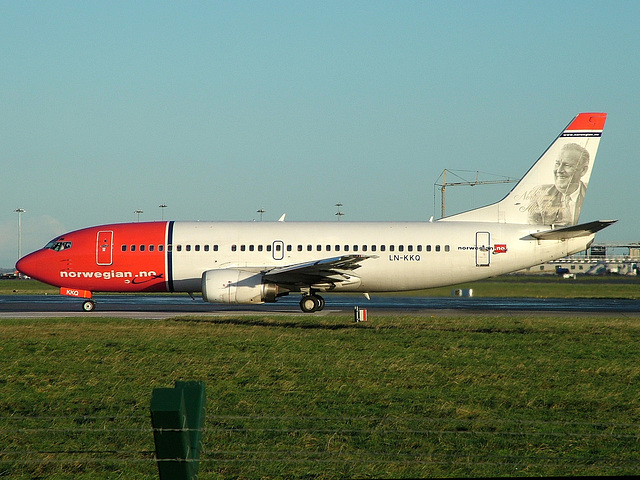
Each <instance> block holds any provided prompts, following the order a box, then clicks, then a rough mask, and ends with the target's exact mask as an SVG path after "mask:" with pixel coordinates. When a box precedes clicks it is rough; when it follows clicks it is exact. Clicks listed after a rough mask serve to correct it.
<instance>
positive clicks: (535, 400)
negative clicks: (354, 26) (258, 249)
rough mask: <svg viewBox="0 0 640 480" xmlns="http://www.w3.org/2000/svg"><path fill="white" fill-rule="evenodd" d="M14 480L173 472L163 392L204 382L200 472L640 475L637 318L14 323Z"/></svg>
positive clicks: (6, 404) (8, 410)
mask: <svg viewBox="0 0 640 480" xmlns="http://www.w3.org/2000/svg"><path fill="white" fill-rule="evenodd" d="M0 338H1V339H2V341H1V342H0V448H1V452H0V478H3V477H6V478H18V479H27V478H28V479H32V478H43V479H44V478H47V479H49V478H76V479H94V478H110V479H112V478H123V479H124V478H126V479H129V478H136V479H153V478H157V470H156V467H155V464H154V462H153V436H152V432H151V423H150V419H149V404H150V398H151V393H152V390H153V388H156V387H171V386H173V384H174V381H175V380H181V379H182V380H203V381H204V382H205V383H206V388H207V403H208V405H207V407H208V408H207V419H206V426H205V428H206V430H205V432H204V442H203V452H202V457H201V464H200V472H201V473H200V478H201V479H209V478H272V477H277V478H328V479H329V478H355V477H358V478H381V477H383V478H389V477H467V476H507V475H508V476H518V475H522V476H538V475H545V476H548V475H563V476H564V475H630V474H638V473H639V472H640V454H639V453H638V452H639V447H640V433H639V429H640V378H639V376H640V366H639V364H638V361H637V355H638V344H639V341H640V318H638V317H636V316H631V317H628V316H622V315H621V316H620V317H617V318H616V317H606V316H580V315H567V316H549V315H541V316H537V315H532V316H527V315H523V314H520V315H518V316H509V315H501V316H485V315H477V316H465V317H464V318H457V317H441V316H436V317H427V318H424V317H423V318H411V317H402V316H395V317H376V318H375V319H373V320H371V321H369V322H367V323H364V324H354V323H353V322H352V321H351V318H350V316H349V317H333V316H331V317H316V316H313V315H300V316H287V317H277V316H259V317H258V316H256V317H228V318H208V319H198V318H195V317H193V318H176V319H174V320H168V321H151V320H124V319H108V318H98V317H90V318H85V319H41V320H26V319H25V320H19V319H17V320H13V319H12V320H9V319H5V320H2V321H1V322H0Z"/></svg>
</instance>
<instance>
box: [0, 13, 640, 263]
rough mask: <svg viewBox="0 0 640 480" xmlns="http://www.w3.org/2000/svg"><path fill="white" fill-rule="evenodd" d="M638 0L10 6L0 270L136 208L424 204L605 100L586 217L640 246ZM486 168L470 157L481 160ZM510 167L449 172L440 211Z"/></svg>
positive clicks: (528, 152) (606, 234)
mask: <svg viewBox="0 0 640 480" xmlns="http://www.w3.org/2000/svg"><path fill="white" fill-rule="evenodd" d="M638 18H640V2H636V1H617V2H610V3H605V2H602V1H580V2H558V1H538V2H524V1H522V2H520V1H504V2H491V1H489V2H477V1H461V2H450V1H442V2H439V1H434V2H410V1H397V2H380V1H351V2H331V1H328V2H298V1H291V2H287V1H283V2H243V1H229V2H226V1H216V2H161V1H153V2H131V1H123V2H116V1H112V2H94V1H82V2H70V1H69V2H56V1H51V2H17V1H16V2H14V1H7V2H2V4H0V38H1V39H2V41H1V42H0V65H1V68H0V159H1V162H2V165H3V172H4V173H3V175H2V178H3V181H2V185H1V192H2V205H3V208H1V209H0V266H4V267H7V266H9V267H10V266H12V265H13V263H15V260H16V257H17V214H16V213H15V212H14V210H15V209H16V208H18V207H20V208H24V209H26V210H27V212H26V213H24V214H23V216H22V224H23V229H22V232H23V235H22V237H23V238H22V250H23V253H27V252H28V251H31V250H34V249H36V248H39V247H41V246H42V245H44V244H45V243H46V242H47V241H48V240H50V239H51V238H52V237H53V236H55V235H58V234H60V233H64V232H65V231H69V230H75V229H77V228H82V227H85V226H90V225H97V224H103V223H111V222H127V221H135V220H136V215H135V214H134V210H136V209H141V210H143V211H144V213H143V214H142V215H141V220H159V219H160V217H161V209H160V208H159V207H158V205H160V204H162V203H164V204H166V205H168V207H167V208H166V209H164V217H165V219H168V218H171V219H175V220H252V219H255V218H258V217H259V214H257V213H256V210H257V209H259V208H264V209H265V210H266V212H265V214H264V219H265V220H277V219H278V217H280V216H281V215H282V214H283V213H286V214H287V219H288V220H291V221H294V220H312V221H323V220H328V221H335V219H336V216H335V213H336V211H337V209H336V207H335V206H334V205H335V204H336V203H338V202H340V203H343V204H344V206H343V207H342V211H343V212H344V213H345V216H344V217H343V221H347V220H351V221H359V220H428V219H429V217H430V216H431V215H434V212H435V213H436V218H437V216H438V215H439V213H437V212H438V211H439V197H437V198H436V205H435V206H434V188H433V184H434V182H436V181H437V180H438V177H439V175H440V173H441V172H442V170H443V169H445V168H447V169H454V170H471V171H475V170H480V171H482V172H487V174H495V175H506V176H510V177H520V176H521V175H523V174H524V173H525V172H526V171H527V169H528V168H529V167H530V166H531V164H532V163H533V162H534V161H535V160H536V159H537V158H538V156H539V155H540V154H541V153H542V152H543V151H544V150H545V149H546V147H547V146H548V145H549V144H550V143H551V142H552V141H553V140H554V139H555V137H556V136H557V134H558V133H559V132H560V131H561V130H562V128H564V127H565V126H566V125H567V124H568V123H569V121H570V120H571V119H572V118H573V116H574V115H575V114H577V113H579V112H583V111H594V112H595V111H604V112H607V113H608V114H609V118H608V122H607V125H606V127H605V133H604V135H603V138H602V142H601V144H600V150H599V153H598V158H597V161H596V163H595V166H594V171H593V175H592V177H591V182H590V185H589V186H590V188H589V193H588V195H587V198H586V200H585V203H584V207H583V213H582V217H581V220H584V221H586V220H595V219H609V218H617V219H619V220H620V221H619V222H618V224H616V225H615V226H613V227H610V228H609V229H607V230H605V231H603V232H602V233H601V234H599V236H598V238H597V241H599V242H638V241H640V231H639V229H638V228H637V227H636V226H637V225H638V224H639V220H640V218H639V217H640V213H638V211H637V210H638V209H637V207H636V204H637V190H638V187H637V184H638V179H639V175H638V173H639V171H638V170H639V168H638V161H637V153H636V152H637V138H638V133H637V132H638V129H639V127H640V105H639V102H638V100H639V94H638V88H639V86H640V57H639V56H638V51H640V29H639V28H638V25H637V20H638ZM469 176H470V177H472V178H473V177H474V174H469ZM508 189H509V186H508V185H499V186H482V187H473V188H470V187H455V188H450V189H449V190H448V193H447V213H448V214H452V213H455V212H458V211H463V210H467V209H469V208H472V207H475V206H481V205H484V204H487V203H491V202H493V201H494V200H497V199H499V198H501V197H502V196H503V195H504V194H506V192H507V191H508Z"/></svg>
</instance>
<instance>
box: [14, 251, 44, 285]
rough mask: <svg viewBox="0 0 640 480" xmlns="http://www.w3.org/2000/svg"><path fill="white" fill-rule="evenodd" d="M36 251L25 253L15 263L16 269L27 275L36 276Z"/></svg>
mask: <svg viewBox="0 0 640 480" xmlns="http://www.w3.org/2000/svg"><path fill="white" fill-rule="evenodd" d="M38 253H39V252H33V253H30V254H29V255H25V256H24V257H22V258H21V259H20V260H18V263H16V270H18V271H19V272H20V273H22V274H23V275H27V276H28V277H32V278H36V279H37V278H38Z"/></svg>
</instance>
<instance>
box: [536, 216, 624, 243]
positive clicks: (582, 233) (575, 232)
mask: <svg viewBox="0 0 640 480" xmlns="http://www.w3.org/2000/svg"><path fill="white" fill-rule="evenodd" d="M616 222H617V220H596V221H595V222H589V223H583V224H581V225H572V226H570V227H564V228H556V229H553V230H547V231H544V232H537V233H531V234H530V235H531V236H532V237H533V238H537V239H538V240H565V239H567V238H574V237H586V236H587V235H591V234H593V233H596V232H599V231H600V230H602V229H603V228H606V227H608V226H609V225H611V224H614V223H616Z"/></svg>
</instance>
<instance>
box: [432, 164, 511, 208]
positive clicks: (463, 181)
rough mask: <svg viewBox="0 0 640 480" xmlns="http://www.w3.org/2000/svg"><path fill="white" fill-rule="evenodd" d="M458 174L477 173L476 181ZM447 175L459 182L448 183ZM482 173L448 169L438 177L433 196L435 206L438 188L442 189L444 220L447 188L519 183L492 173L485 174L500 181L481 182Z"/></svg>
mask: <svg viewBox="0 0 640 480" xmlns="http://www.w3.org/2000/svg"><path fill="white" fill-rule="evenodd" d="M456 172H465V173H475V174H476V179H475V180H472V181H470V180H466V179H464V178H462V177H461V176H460V175H458V174H457V173H456ZM447 173H449V174H451V175H454V176H455V177H456V178H457V179H458V180H456V181H454V182H447ZM480 173H484V172H479V171H474V170H447V169H446V168H445V169H444V170H443V171H442V173H441V174H440V176H439V177H438V180H436V182H435V183H434V184H433V196H434V204H435V194H436V193H435V192H436V187H440V194H441V198H442V204H441V205H442V211H441V213H442V216H441V218H443V217H444V216H445V213H444V211H445V190H446V188H447V187H458V186H461V185H467V186H469V187H473V186H475V185H490V184H495V183H516V182H517V181H518V179H517V178H511V177H505V176H503V175H494V174H492V173H484V174H485V175H493V176H495V177H500V179H498V180H480V179H479V178H480ZM440 179H442V182H441V183H438V182H439V181H440Z"/></svg>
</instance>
